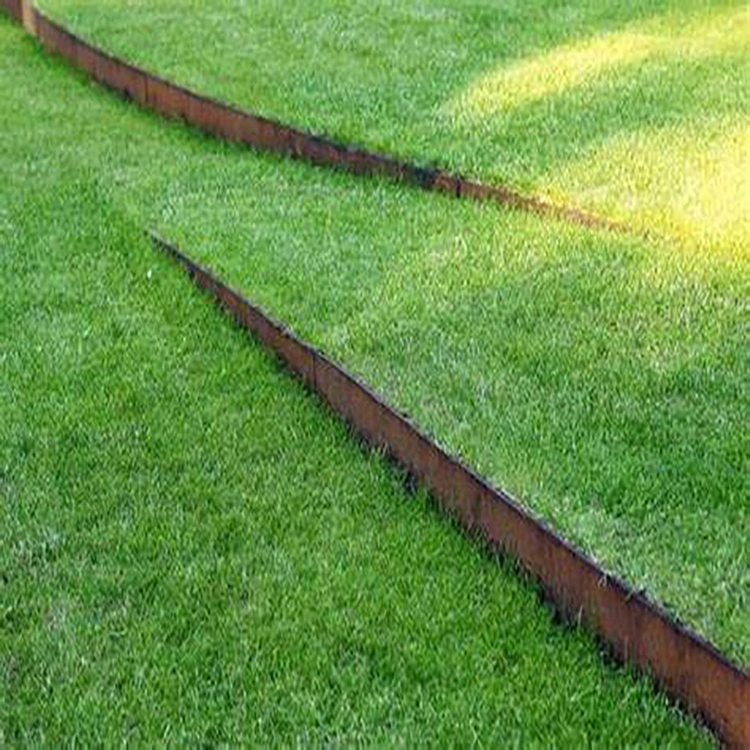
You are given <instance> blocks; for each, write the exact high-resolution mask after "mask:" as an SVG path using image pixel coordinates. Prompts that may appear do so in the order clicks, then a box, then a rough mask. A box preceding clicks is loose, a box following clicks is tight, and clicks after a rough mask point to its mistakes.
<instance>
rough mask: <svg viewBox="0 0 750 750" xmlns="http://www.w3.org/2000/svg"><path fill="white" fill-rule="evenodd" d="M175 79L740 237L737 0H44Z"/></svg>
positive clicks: (331, 130)
mask: <svg viewBox="0 0 750 750" xmlns="http://www.w3.org/2000/svg"><path fill="white" fill-rule="evenodd" d="M42 7H44V8H45V9H47V10H49V11H50V12H51V13H52V15H53V16H54V17H57V18H60V19H62V20H63V21H65V22H66V23H69V24H71V25H72V26H73V28H75V29H77V30H79V31H80V32H82V33H83V34H84V35H86V36H87V37H90V38H92V39H94V40H95V41H97V42H99V43H101V44H103V45H104V46H106V47H108V48H111V49H113V50H115V51H117V52H118V53H120V54H122V55H124V56H125V57H126V58H128V59H130V60H134V61H136V62H138V63H141V64H143V65H145V66H147V67H148V68H150V69H154V70H157V71H160V72H161V73H164V74H166V75H167V76H169V77H171V78H173V79H174V80H176V81H179V82H181V83H184V84H187V85H190V86H192V87H194V88H195V89H197V90H198V91H202V92H206V93H210V94H213V95H215V96H218V97H220V98H223V99H225V100H229V101H232V102H235V103H238V104H241V105H244V106H246V107H249V108H252V109H254V110H255V111H258V112H260V113H262V114H265V115H268V116H271V117H276V118H279V119H281V120H283V121H286V122H291V123H293V124H295V125H298V126H302V127H306V128H309V129H312V130H313V131H316V132H321V133H326V134H328V135H331V136H333V137H335V138H338V139H342V140H345V141H350V142H354V143H357V144H363V145H366V146H369V147H371V148H375V149H380V150H384V151H386V152H390V153H394V154H397V155H400V156H403V157H407V158H410V159H413V160H415V161H417V162H419V163H436V164H439V165H441V166H448V167H451V168H453V169H454V170H457V171H460V172H462V173H466V174H468V175H471V176H474V177H480V178H482V179H485V180H487V181H490V182H493V183H505V184H510V185H512V186H515V187H518V188H520V189H522V190H524V191H528V192H535V193H541V194H545V195H548V196H550V197H551V198H553V199H554V200H558V201H568V202H572V203H575V204H578V205H581V206H584V207H586V208H589V209H591V210H594V211H597V212H600V213H603V214H605V215H607V216H610V217H612V218H615V219H620V220H623V221H626V222H631V223H633V224H634V225H636V226H637V227H639V228H649V229H651V230H654V231H657V232H659V233H662V234H665V235H668V236H670V237H673V238H675V239H677V240H679V241H680V242H684V243H686V244H688V245H692V244H698V245H701V246H703V245H708V246H709V247H710V248H711V249H712V251H713V252H722V251H724V250H725V249H726V248H727V247H730V248H731V247H735V246H743V245H744V246H747V243H748V241H750V230H749V229H748V218H747V217H748V214H749V213H750V186H749V185H748V179H747V174H748V169H747V164H748V150H747V146H748V141H749V140H750V133H749V132H748V126H747V112H748V91H749V89H748V86H747V80H748V75H749V74H750V67H749V65H748V60H749V59H750V57H749V56H748V54H747V51H748V49H749V48H750V34H749V33H748V29H750V20H749V19H750V16H749V15H748V11H747V8H746V5H745V4H744V3H742V2H741V1H739V0H714V2H706V1H705V0H689V1H687V2H686V1H685V0H678V1H677V0H639V2H629V3H605V2H601V0H575V1H574V2H556V1H555V0H530V1H528V2H512V3H497V2H492V1H489V2H466V1H465V0H438V1H431V2H425V1H422V0H420V1H418V2H409V3H403V2H392V1H391V2H380V3H372V2H366V1H365V0H354V1H352V0H325V1H323V0H316V1H314V2H311V0H295V1H293V2H284V3H279V2H276V1H275V0H253V2H245V0H220V1H219V2H212V3H202V2H187V3H186V2H184V0H179V2H176V1H175V0H156V1H153V0H149V1H148V2H146V1H145V0H140V1H138V0H136V1H135V2H128V3H122V2H118V1H117V0H104V1H101V0H97V2H92V1H91V0H42Z"/></svg>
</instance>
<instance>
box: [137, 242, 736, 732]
mask: <svg viewBox="0 0 750 750" xmlns="http://www.w3.org/2000/svg"><path fill="white" fill-rule="evenodd" d="M148 234H149V236H150V238H151V240H152V241H153V243H154V244H155V245H156V246H157V247H158V248H160V249H161V250H162V251H164V252H165V253H166V254H168V255H169V256H171V257H172V258H174V259H175V260H176V261H177V262H178V263H179V264H180V265H181V266H182V267H183V268H184V269H185V271H187V273H188V274H189V275H190V276H191V277H192V279H193V281H194V282H195V283H196V284H197V285H198V286H199V287H200V288H202V289H204V290H206V291H208V292H209V293H210V294H211V295H213V296H214V297H215V298H216V300H217V301H218V303H219V304H220V305H221V307H223V308H224V310H225V311H226V312H228V313H229V314H230V315H232V316H233V317H234V318H235V319H236V321H237V322H238V323H239V324H240V325H241V326H242V327H243V328H245V329H247V330H248V331H250V332H251V333H252V334H253V335H254V336H255V337H256V338H258V339H259V340H260V341H261V342H262V343H264V344H265V345H266V346H267V347H268V348H270V349H271V350H272V351H273V352H275V354H276V355H277V356H278V357H279V359H280V360H282V362H283V363H284V364H285V365H286V366H287V367H288V368H289V369H290V370H291V371H292V372H293V373H295V374H296V375H297V376H298V377H299V378H301V379H302V380H303V381H304V382H305V383H306V384H307V385H308V386H309V387H310V388H311V389H312V390H313V391H315V392H317V393H318V394H320V395H321V396H322V397H323V398H324V399H325V401H327V402H328V404H329V405H330V407H331V408H332V410H333V411H334V412H336V413H337V414H338V415H339V416H340V417H342V418H343V419H344V420H345V421H346V422H347V423H349V424H350V425H351V427H352V428H353V429H354V430H355V431H356V432H357V433H358V434H359V435H360V436H361V437H362V438H363V439H364V440H365V441H366V442H368V443H369V444H371V445H374V446H378V447H380V448H382V449H384V450H385V451H386V452H387V453H388V454H389V455H390V456H391V457H392V458H393V459H394V460H395V461H396V462H397V463H399V464H400V465H401V466H402V467H403V468H404V469H405V470H406V471H407V472H408V473H409V474H411V475H412V476H414V477H415V479H416V480H417V481H418V482H419V483H421V484H422V485H424V486H425V487H426V488H427V489H428V490H429V491H430V492H431V493H432V494H433V496H434V497H435V498H436V499H437V500H438V501H439V503H440V504H441V506H442V507H443V508H444V509H445V510H446V511H448V512H449V513H450V514H451V515H452V516H454V517H455V518H456V519H457V520H458V521H459V522H460V523H461V524H462V525H463V526H464V527H466V528H467V529H469V530H470V531H472V532H475V533H478V534H479V535H480V536H481V537H482V538H483V539H484V540H485V541H486V542H488V543H489V544H490V545H491V546H492V547H494V548H495V549H498V550H500V551H502V552H503V553H505V554H508V555H510V556H511V557H513V558H515V559H516V560H518V561H519V562H520V563H521V565H522V566H523V568H524V569H525V570H526V571H528V573H530V574H531V575H532V576H533V578H535V579H536V580H537V581H538V582H539V583H540V584H541V586H542V588H543V589H544V591H545V594H546V595H547V596H548V597H549V599H550V600H551V601H552V602H553V603H554V604H555V605H556V607H557V608H558V609H559V610H560V612H561V613H562V614H563V615H565V616H566V617H569V618H573V619H579V618H580V619H581V620H583V621H584V622H585V623H586V624H587V626H588V627H590V628H591V629H592V630H593V631H594V632H595V633H596V634H597V635H598V636H599V637H600V638H601V639H602V641H603V642H604V643H606V644H607V645H608V646H609V647H610V648H611V649H612V651H613V653H614V654H615V655H616V656H617V657H619V658H620V659H621V660H622V661H624V662H627V663H630V664H633V665H635V666H637V667H638V668H639V669H641V670H643V671H645V672H647V673H649V674H651V675H652V676H653V677H654V679H655V680H656V682H657V683H658V684H659V685H660V687H661V688H662V689H664V690H665V692H667V693H668V694H669V695H671V696H673V697H674V698H676V699H677V700H679V701H680V702H681V703H682V704H683V705H684V706H686V707H687V708H689V709H690V710H692V711H694V712H695V713H697V714H698V715H700V716H701V717H702V718H703V719H704V720H705V721H706V722H707V724H708V725H709V726H711V727H712V728H713V729H714V730H715V731H716V732H717V733H718V735H719V736H720V737H721V738H722V739H723V740H724V741H725V742H727V743H729V744H732V745H750V679H749V678H748V675H747V674H746V673H745V672H744V671H743V670H741V669H740V668H739V667H737V666H736V665H734V664H732V662H730V661H729V660H728V659H727V658H726V657H724V656H723V655H722V654H721V653H719V651H718V650H717V649H716V648H715V647H714V646H712V645H711V644H710V643H708V642H707V641H705V640H704V639H702V638H700V637H699V636H697V635H696V634H694V633H692V632H691V631H690V630H688V629H687V628H685V627H684V626H683V625H681V624H679V623H677V622H676V621H675V620H673V619H672V618H671V617H670V615H669V614H668V613H667V612H665V611H664V610H663V609H661V608H660V607H658V606H657V605H655V604H653V603H652V602H649V601H648V600H647V599H645V597H643V596H642V595H641V594H639V593H637V592H636V591H634V590H633V589H632V588H630V587H629V586H627V585H626V584H625V583H623V582H622V581H620V580H619V579H618V578H616V577H613V576H611V575H609V574H608V573H606V572H605V571H604V570H602V569H601V568H600V567H599V566H598V565H597V564H596V563H595V562H594V561H593V560H591V559H590V558H589V557H588V556H586V555H585V554H584V553H582V552H581V551H579V550H578V549H576V548H575V547H573V546H572V545H570V544H569V543H568V542H566V541H565V540H564V539H562V538H561V537H559V536H558V535H557V534H555V532H553V531H552V530H551V529H549V528H548V527H547V526H546V525H545V524H544V523H543V522H541V521H539V520H537V519H536V518H534V517H533V516H532V515H531V514H530V513H529V512H528V511H526V510H524V509H523V508H522V507H521V506H520V505H519V503H518V502H517V501H516V500H514V499H513V498H512V497H511V496H510V495H508V494H507V493H506V492H504V491H503V490H499V489H496V488H494V487H492V486H491V485H490V484H489V483H488V482H487V481H485V480H484V479H482V478H481V477H479V476H478V475H477V474H475V473H474V472H473V471H471V470H470V469H468V468H467V467H466V466H464V465H463V464H462V463H461V462H460V461H458V460H457V459H455V458H453V457H451V456H450V455H449V454H447V453H446V452H445V451H444V450H443V449H442V448H440V447H439V446H438V445H437V444H436V443H435V442H434V441H432V440H431V439H430V438H428V437H427V436H426V435H425V434H424V433H423V432H421V431H420V430H419V428H417V427H416V426H415V425H414V424H412V423H411V422H410V421H409V420H408V419H407V418H406V417H404V416H403V415H401V414H400V413H399V412H398V411H396V410H395V409H394V408H393V407H391V406H389V405H388V404H386V403H385V402H384V401H383V400H382V399H381V398H380V397H379V396H377V395H376V394H375V393H373V392H372V391H371V390H370V389H369V388H368V387H367V386H366V385H364V384H363V383H361V382H359V381H358V380H357V379H356V378H355V377H354V376H353V375H351V374H350V373H348V372H347V371H346V370H344V369H343V368H342V367H341V366H340V365H338V364H336V363H335V362H333V361H331V360H330V359H329V358H328V357H326V356H325V355H324V354H322V353H321V352H320V351H318V350H317V349H315V348H314V347H312V346H311V345H309V344H307V343H306V342H304V341H303V340H301V339H299V338H298V337H297V336H295V335H294V334H293V333H292V332H291V331H290V330H289V329H288V328H286V327H285V326H283V325H282V324H280V323H278V322H276V321H275V320H273V319H272V318H271V317H269V316H268V315H267V314H266V313H265V312H264V311H263V310H262V309H261V308H260V307H258V306H257V305H254V304H253V303H252V302H249V301H248V300H246V299H244V298H243V297H242V295H240V294H239V293H238V292H236V291H234V290H233V289H231V288H230V287H228V286H227V285H226V284H224V283H223V282H222V281H220V280H219V279H218V278H216V277H215V276H214V275H213V274H212V272H211V271H209V270H207V269H206V268H204V267H202V266H200V265H199V264H197V263H196V262H195V261H193V260H191V259H190V258H189V257H188V256H186V255H185V254H184V253H183V252H182V251H181V250H179V249H178V248H177V247H175V246H174V245H172V244H170V243H169V242H167V241H166V240H164V239H162V238H161V237H159V236H158V235H156V234H155V233H153V232H149V233H148Z"/></svg>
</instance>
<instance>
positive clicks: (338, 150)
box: [0, 0, 636, 233]
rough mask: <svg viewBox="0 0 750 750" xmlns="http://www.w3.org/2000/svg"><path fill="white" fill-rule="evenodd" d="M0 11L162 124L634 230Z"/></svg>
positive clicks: (22, 11)
mask: <svg viewBox="0 0 750 750" xmlns="http://www.w3.org/2000/svg"><path fill="white" fill-rule="evenodd" d="M2 6H4V7H5V8H6V10H7V11H8V12H9V13H10V15H11V16H13V17H14V18H16V19H18V20H20V21H22V22H23V23H24V26H25V27H26V29H27V30H28V31H29V33H31V34H33V35H34V36H36V37H37V38H38V39H39V41H40V42H41V43H42V45H43V46H44V47H45V48H46V49H47V50H48V51H50V52H52V53H55V54H58V55H60V56H61V57H64V58H65V59H66V60H68V61H69V62H71V63H73V64H74V65H76V66H77V67H79V68H81V69H82V70H84V71H86V72H87V73H88V74H89V75H91V76H92V78H94V79H95V80H96V81H98V82H99V83H101V84H102V85H104V86H107V87H108V88H111V89H114V90H115V91H117V92H119V93H121V94H124V95H125V96H126V97H128V98H130V99H132V100H134V101H135V102H137V103H138V104H140V105H141V106H143V107H146V108H148V109H150V110H153V111H155V112H158V113H160V114H162V115H165V116H166V117H171V118H179V119H182V120H184V121H185V122H187V123H189V124H191V125H193V126H195V127H197V128H199V129H200V130H203V131H204V132H207V133H210V134H211V135H214V136H217V137H219V138H221V139H224V140H228V141H234V142H239V143H244V144H246V145H249V146H252V147H254V148H256V149H263V150H267V151H275V152H278V153H281V154H286V155H288V156H292V157H295V158H299V159H303V160H305V161H308V162H311V163H312V164H316V165H318V166H325V167H335V168H339V169H344V170H347V171H349V172H353V173H354V174H359V175H370V176H373V175H379V176H382V177H387V178H390V179H393V180H397V181H399V182H404V183H406V184H409V185H412V186H416V187H419V188H422V189H424V190H431V191H435V192H439V193H448V194H450V195H454V196H456V197H459V198H469V199H472V200H479V201H493V202H496V203H499V204H502V205H504V206H508V207H511V208H515V209H519V210H522V211H528V212H531V213H534V214H538V215H541V216H546V217H551V218H556V219H559V220H565V221H568V222H573V223H575V224H579V225H583V226H587V227H592V228H601V229H609V230H611V231H616V232H625V233H634V232H635V231H636V230H634V229H633V228H632V227H629V226H628V225H626V224H624V223H621V222H617V221H614V220H611V219H606V218H603V217H601V216H597V215H595V214H592V213H589V212H587V211H583V210H582V209H579V208H576V207H573V206H565V205H559V204H555V203H552V202H551V201H548V200H545V199H543V198H538V197H534V196H528V195H523V194H522V193H519V192H518V191H515V190H511V189H510V188H507V187H503V186H497V185H487V184H484V183H482V182H478V181H476V180H470V179H466V178H464V177H462V176H460V175H457V174H453V173H451V172H448V171H446V170H443V169H432V168H425V167H420V166H417V165H416V164H412V163H409V162H406V161H402V160H400V159H396V158H395V157H392V156H387V155H385V154H379V153H376V152H373V151H369V150H366V149H360V148H355V147H353V146H348V145H346V144H342V143H337V142H335V141H333V140H331V139H329V138H326V137H322V136H316V135H314V134H312V133H308V132H305V131H303V130H299V129H297V128H293V127H290V126H288V125H284V124H283V123H280V122H277V121H275V120H271V119H268V118H266V117H261V116H260V115H256V114H253V113H252V112H248V111H244V110H241V109H237V108H236V107H232V106H230V105H228V104H224V103H222V102H219V101H217V100H215V99H210V98H208V97H205V96H201V95H200V94H196V93H195V92H193V91H190V90H188V89H186V88H183V87H182V86H178V85H177V84H174V83H171V82H170V81H167V80H165V79H163V78H160V77H159V76H156V75H154V74H152V73H148V72H146V71H144V70H142V69H141V68H138V67H136V66H134V65H130V64H129V63H126V62H124V61H123V60H121V59H119V58H117V57H115V56H113V55H110V54H109V53H107V52H104V51H103V50H101V49H99V48H98V47H95V46H93V45H92V44H89V43H88V42H86V41H84V40H83V39H81V38H80V37H78V36H76V35H75V34H73V33H71V32H70V31H68V30H67V29H65V28H64V27H63V26H61V25H60V24H58V23H56V22H55V21H52V20H51V19H49V18H48V17H47V16H45V15H44V14H43V13H42V12H41V11H40V10H38V9H37V8H36V7H35V6H34V4H33V3H32V2H31V0H0V7H2Z"/></svg>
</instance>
